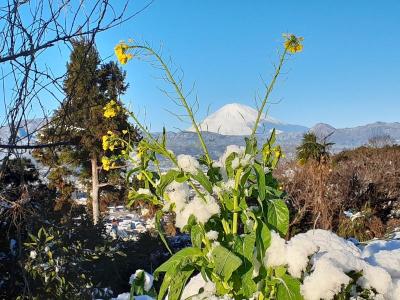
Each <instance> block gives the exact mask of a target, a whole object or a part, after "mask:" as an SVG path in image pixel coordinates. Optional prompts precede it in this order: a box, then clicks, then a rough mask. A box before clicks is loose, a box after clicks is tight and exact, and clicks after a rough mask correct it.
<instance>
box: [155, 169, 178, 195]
mask: <svg viewBox="0 0 400 300" xmlns="http://www.w3.org/2000/svg"><path fill="white" fill-rule="evenodd" d="M179 173H180V172H179V171H177V170H169V171H168V172H167V173H166V174H164V175H162V176H161V177H160V183H159V184H158V186H157V193H158V195H163V194H164V191H165V189H166V187H167V186H168V185H169V184H170V183H172V182H173V181H174V180H175V178H176V177H177V176H178V174H179Z"/></svg>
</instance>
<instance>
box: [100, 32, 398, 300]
mask: <svg viewBox="0 0 400 300" xmlns="http://www.w3.org/2000/svg"><path fill="white" fill-rule="evenodd" d="M300 42H301V39H300V38H297V37H295V36H294V35H287V36H285V44H284V51H283V52H282V55H281V57H280V61H279V64H278V67H277V68H276V72H275V76H274V77H273V80H272V82H271V83H270V84H269V85H267V90H266V93H265V96H264V98H263V100H262V102H261V103H260V106H259V111H258V118H257V120H260V118H261V116H262V114H263V113H264V108H265V105H266V103H267V100H268V97H269V95H270V93H271V91H272V89H273V86H274V84H275V81H276V79H277V77H278V75H279V74H280V72H281V68H282V65H283V63H284V61H285V58H286V56H287V55H288V54H289V53H295V52H298V51H301V49H302V46H301V43H300ZM116 54H117V57H118V58H119V60H120V62H121V63H126V62H127V61H129V60H130V59H131V58H132V57H136V56H139V55H142V56H152V57H154V58H155V61H156V62H157V63H158V64H159V65H158V66H159V67H160V68H161V69H163V70H164V71H165V77H166V78H167V80H168V82H169V83H171V84H172V86H173V88H174V90H175V92H176V94H177V99H178V101H180V104H181V106H182V107H183V108H184V109H185V110H186V115H187V117H188V118H189V119H190V121H191V122H192V125H193V128H194V129H195V131H196V132H197V135H198V138H199V142H200V145H201V147H202V149H203V155H202V156H201V157H200V158H198V159H196V158H194V157H191V156H189V155H179V156H175V154H174V153H172V152H171V151H170V150H168V145H167V142H166V140H167V139H166V132H165V130H164V132H163V134H162V135H161V136H160V137H159V138H155V137H154V136H153V135H152V134H151V133H150V132H148V130H147V128H146V127H145V126H144V125H142V123H141V122H140V121H139V120H138V118H137V116H136V115H134V114H133V113H130V115H131V117H132V119H133V120H134V121H135V122H136V124H137V126H139V128H140V129H141V130H142V132H143V134H144V139H143V140H141V141H140V142H139V144H138V145H135V144H133V143H130V141H129V133H123V134H120V133H115V134H114V135H113V136H114V138H113V140H109V141H108V142H109V143H113V145H114V146H115V147H114V148H118V147H119V148H122V150H123V151H121V153H125V155H126V157H125V159H130V158H132V154H131V153H132V152H135V153H136V158H135V159H131V162H132V164H134V167H133V168H132V170H130V171H129V173H128V182H129V178H131V177H132V176H136V178H138V179H139V180H141V181H142V186H143V187H144V188H145V190H143V189H140V190H135V189H132V190H131V191H130V202H131V203H133V202H134V201H136V200H146V201H148V202H150V203H152V204H154V205H155V206H156V207H157V208H158V212H157V214H156V223H157V227H158V229H159V231H160V234H161V236H162V237H163V235H162V232H161V226H160V219H161V218H162V216H163V215H164V214H166V213H168V212H171V211H173V212H174V213H175V215H176V224H175V225H176V226H177V227H179V228H180V229H181V231H184V232H187V233H189V234H190V236H191V240H192V246H191V247H187V248H184V249H182V250H180V251H178V252H177V253H175V254H173V255H172V256H171V257H170V259H169V260H168V261H166V262H165V263H163V264H162V265H161V266H159V267H158V268H157V269H156V270H155V272H154V277H155V279H157V278H158V277H159V275H160V274H164V277H163V281H162V283H161V286H160V288H159V290H158V295H157V299H165V298H166V297H168V299H169V300H177V299H185V298H190V299H260V300H261V299H285V300H286V299H293V300H296V299H303V298H305V299H309V300H314V299H320V298H325V299H333V297H334V296H335V295H338V296H340V297H342V298H343V299H346V298H349V297H350V296H351V295H354V296H357V293H359V292H366V293H367V292H368V293H374V294H381V295H384V296H387V297H388V299H392V298H390V295H389V294H390V293H392V291H394V288H397V287H396V286H395V284H396V283H394V282H393V280H392V278H391V277H390V275H389V274H387V273H385V271H384V270H383V269H382V268H380V267H377V266H374V265H372V264H371V263H368V262H367V261H366V260H365V259H364V258H362V257H361V254H360V252H359V250H358V249H357V248H356V247H355V246H352V245H350V244H349V243H347V242H346V241H344V240H342V239H340V238H337V237H336V236H335V235H332V234H331V233H329V232H325V231H317V232H316V234H314V235H313V233H306V234H303V235H298V236H296V237H294V238H293V239H291V240H290V241H289V242H286V241H285V240H284V239H283V238H282V237H284V236H285V235H286V234H287V231H288V227H289V211H288V208H287V206H286V203H285V202H284V201H283V200H282V199H283V192H282V191H281V186H280V185H279V183H278V181H277V180H276V179H275V178H274V177H273V175H272V171H273V170H274V168H275V167H276V165H277V163H278V161H279V159H280V158H281V156H282V152H281V149H280V147H279V146H274V142H275V132H274V131H273V132H272V133H271V136H270V138H269V140H268V141H267V142H266V143H265V144H263V145H258V144H257V139H256V135H255V134H256V131H257V128H258V122H256V123H255V125H254V128H253V131H252V134H251V135H250V136H249V137H247V138H246V140H245V142H246V146H245V147H244V148H240V147H237V146H230V147H228V148H227V150H226V152H225V153H224V155H223V156H222V157H221V158H220V159H218V160H213V159H212V157H211V156H210V154H209V152H208V148H207V145H206V143H205V140H204V139H203V136H202V133H201V131H200V129H199V126H198V124H197V123H196V121H195V119H194V114H193V111H192V108H191V105H190V104H189V102H188V101H187V99H186V97H185V96H184V95H185V92H184V91H183V89H182V84H181V82H180V81H179V80H176V79H175V78H174V73H173V72H171V71H170V69H169V67H168V65H167V64H166V63H165V62H164V60H163V59H162V57H161V56H160V55H159V54H158V53H156V52H155V51H154V50H153V49H152V48H150V47H148V46H146V45H144V46H143V45H136V44H132V45H127V44H125V43H121V44H120V45H118V46H117V47H116ZM153 63H154V62H153ZM107 113H108V114H110V112H109V111H107ZM116 113H122V112H121V110H118V111H116ZM160 157H164V158H165V159H168V160H169V161H170V162H171V163H172V164H173V165H174V167H173V168H171V169H169V170H167V171H166V172H162V171H161V170H160V168H159V165H160V161H159V158H160ZM118 158H119V157H118V156H117V155H115V156H111V157H110V158H107V160H108V161H109V160H111V161H118ZM144 191H145V192H144ZM164 240H165V239H164ZM166 246H167V247H168V245H167V243H166ZM324 247H325V248H324ZM326 247H327V248H326ZM331 247H333V250H334V251H331V250H332V249H330V248H331ZM328 250H329V251H328ZM324 251H326V252H324ZM309 257H312V260H311V262H310V260H309ZM374 272H376V273H378V274H379V275H378V276H379V277H380V278H381V279H382V280H383V281H382V282H377V281H375V277H374V275H373V274H372V273H374ZM143 283H144V282H143ZM358 289H360V290H358ZM144 292H145V289H144V288H143V289H142V290H141V291H140V293H141V294H143V293H144ZM131 295H134V292H131ZM393 299H394V298H393Z"/></svg>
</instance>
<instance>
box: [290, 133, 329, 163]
mask: <svg viewBox="0 0 400 300" xmlns="http://www.w3.org/2000/svg"><path fill="white" fill-rule="evenodd" d="M330 136H331V134H329V135H327V136H326V137H324V138H323V139H322V140H321V141H319V140H318V138H317V136H316V134H315V133H313V132H307V133H305V134H304V135H303V140H302V141H301V144H300V146H298V147H297V148H296V152H297V160H298V161H299V162H300V163H301V164H305V163H306V162H307V161H309V160H314V161H316V162H317V163H321V162H323V161H325V160H326V159H327V158H328V157H329V148H330V147H331V146H332V145H334V143H332V142H328V141H327V140H328V138H329V137H330Z"/></svg>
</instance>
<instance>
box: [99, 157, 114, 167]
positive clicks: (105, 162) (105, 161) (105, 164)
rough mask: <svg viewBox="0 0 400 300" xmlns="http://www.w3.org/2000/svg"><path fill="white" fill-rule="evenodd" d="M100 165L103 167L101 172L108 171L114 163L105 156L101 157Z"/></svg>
mask: <svg viewBox="0 0 400 300" xmlns="http://www.w3.org/2000/svg"><path fill="white" fill-rule="evenodd" d="M101 164H102V165H103V170H106V171H109V170H110V168H111V167H112V165H113V164H114V163H113V162H112V161H111V160H110V159H109V158H108V157H107V156H103V157H102V158H101Z"/></svg>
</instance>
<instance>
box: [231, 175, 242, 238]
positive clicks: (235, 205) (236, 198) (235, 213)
mask: <svg viewBox="0 0 400 300" xmlns="http://www.w3.org/2000/svg"><path fill="white" fill-rule="evenodd" d="M241 175H242V169H239V170H238V171H237V172H236V176H235V191H236V194H235V195H234V196H233V223H232V233H233V234H237V229H238V215H239V212H238V211H237V210H238V208H239V190H238V187H239V182H240V178H241Z"/></svg>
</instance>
